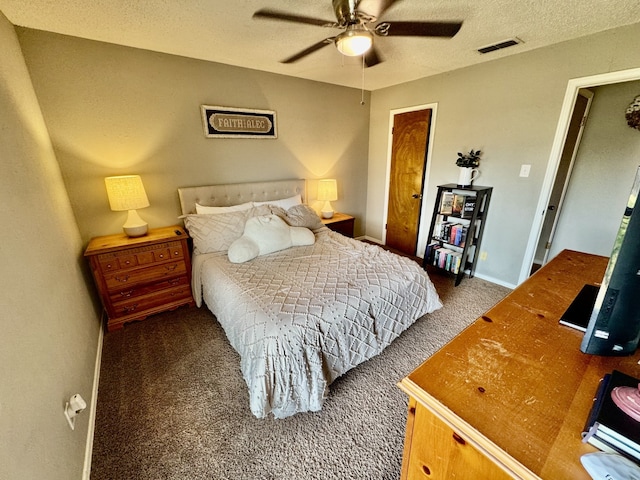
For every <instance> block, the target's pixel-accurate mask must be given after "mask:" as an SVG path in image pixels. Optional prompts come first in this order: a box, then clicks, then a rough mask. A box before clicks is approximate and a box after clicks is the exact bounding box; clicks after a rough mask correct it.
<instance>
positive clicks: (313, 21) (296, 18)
mask: <svg viewBox="0 0 640 480" xmlns="http://www.w3.org/2000/svg"><path fill="white" fill-rule="evenodd" d="M253 18H264V19H268V20H282V21H284V22H293V23H305V24H307V25H316V26H319V27H337V26H338V24H337V23H336V22H331V21H329V20H322V19H321V18H312V17H305V16H302V15H291V14H290V13H287V12H278V11H276V10H269V9H268V8H263V9H262V10H258V11H257V12H255V13H254V14H253Z"/></svg>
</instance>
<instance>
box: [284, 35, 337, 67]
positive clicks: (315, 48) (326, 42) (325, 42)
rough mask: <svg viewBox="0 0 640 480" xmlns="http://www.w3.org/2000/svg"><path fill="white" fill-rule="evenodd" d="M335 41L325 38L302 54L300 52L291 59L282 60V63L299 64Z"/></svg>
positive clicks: (332, 38) (331, 38)
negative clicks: (302, 59) (301, 60)
mask: <svg viewBox="0 0 640 480" xmlns="http://www.w3.org/2000/svg"><path fill="white" fill-rule="evenodd" d="M334 39H335V37H330V38H325V39H324V40H321V41H320V42H318V43H315V44H313V45H311V46H310V47H309V48H305V49H304V50H302V51H301V52H298V53H296V54H295V55H292V56H291V57H289V58H285V59H284V60H281V63H293V62H297V61H298V60H300V59H301V58H303V57H306V56H307V55H310V54H312V53H314V52H317V51H318V50H320V49H321V48H322V47H326V46H327V45H331V44H332V43H333V40H334Z"/></svg>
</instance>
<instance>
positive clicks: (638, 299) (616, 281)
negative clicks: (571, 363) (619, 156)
mask: <svg viewBox="0 0 640 480" xmlns="http://www.w3.org/2000/svg"><path fill="white" fill-rule="evenodd" d="M639 190H640V167H638V170H637V172H636V177H635V180H634V182H633V187H632V188H631V194H630V195H629V201H628V203H627V206H626V208H625V211H624V215H623V217H622V222H621V223H620V228H619V229H618V234H617V236H616V239H615V242H614V244H613V251H612V252H611V257H610V258H609V263H608V265H607V270H606V272H605V275H604V279H603V280H602V284H601V285H600V288H599V289H598V295H597V297H596V301H595V305H594V307H593V310H592V312H591V317H590V318H589V323H588V324H587V330H586V332H585V334H584V338H583V339H582V344H581V345H580V350H582V351H583V352H584V353H590V354H594V355H630V354H632V353H633V352H635V350H636V348H637V347H638V340H639V339H640V209H636V201H637V198H638V191H639ZM638 207H639V208H640V205H639V206H638Z"/></svg>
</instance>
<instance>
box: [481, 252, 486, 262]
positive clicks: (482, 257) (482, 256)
mask: <svg viewBox="0 0 640 480" xmlns="http://www.w3.org/2000/svg"><path fill="white" fill-rule="evenodd" d="M486 259H487V252H480V261H485V260H486Z"/></svg>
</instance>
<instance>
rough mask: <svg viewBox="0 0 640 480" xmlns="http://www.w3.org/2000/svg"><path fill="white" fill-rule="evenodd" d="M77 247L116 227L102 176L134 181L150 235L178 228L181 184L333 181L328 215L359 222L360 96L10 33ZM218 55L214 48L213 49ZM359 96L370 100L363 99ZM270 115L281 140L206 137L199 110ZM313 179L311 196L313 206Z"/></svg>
mask: <svg viewBox="0 0 640 480" xmlns="http://www.w3.org/2000/svg"><path fill="white" fill-rule="evenodd" d="M18 34H19V39H20V43H21V46H22V49H23V52H24V56H25V59H26V63H27V66H28V68H29V71H30V73H31V77H32V81H33V83H34V88H35V90H36V93H37V95H38V99H39V101H40V105H41V107H42V111H43V114H44V118H45V121H46V124H47V126H48V128H49V132H50V134H51V139H52V142H53V146H54V150H55V152H56V156H57V158H58V161H59V162H60V166H61V169H62V173H63V176H64V180H65V184H66V186H67V190H68V192H69V197H70V199H71V204H72V206H73V211H74V213H75V216H76V219H77V222H78V226H79V228H80V232H81V235H82V239H83V241H85V242H86V241H87V240H88V239H89V238H90V237H92V236H95V235H103V234H110V233H117V232H119V231H121V226H122V224H123V223H124V220H125V217H126V213H125V212H112V211H110V210H109V205H108V202H107V196H106V192H105V189H104V180H103V178H104V177H105V176H109V175H118V174H128V173H137V174H140V175H141V176H142V180H143V182H144V185H145V188H146V190H147V194H148V197H149V201H150V203H151V206H150V207H149V208H146V209H144V210H141V211H140V215H141V216H142V217H143V218H144V219H145V220H146V221H147V222H148V223H149V225H150V226H151V227H159V226H165V225H172V224H175V223H177V222H178V219H177V216H178V215H179V207H178V197H177V191H176V189H177V188H178V187H180V186H190V185H205V184H212V183H235V182H244V181H259V180H270V179H271V180H277V179H286V178H308V179H318V178H323V177H332V178H337V179H338V189H339V196H340V198H339V200H338V201H337V202H334V208H336V210H339V211H343V212H347V213H350V214H353V215H355V216H356V217H357V222H356V233H362V232H363V229H362V220H363V218H364V214H365V203H366V177H367V148H368V133H369V132H368V128H369V106H368V102H367V105H365V106H361V105H360V91H359V90H357V89H351V88H345V87H338V86H332V85H328V84H323V83H318V82H311V81H308V80H300V79H295V78H291V77H285V76H281V75H274V74H269V73H264V72H259V71H256V70H249V69H243V68H237V67H231V66H227V65H222V64H216V63H211V62H204V61H199V60H193V59H188V58H184V57H178V56H172V55H166V54H160V53H155V52H150V51H146V50H138V49H133V48H127V47H120V46H116V45H111V44H107V43H101V42H94V41H88V40H81V39H78V38H74V37H67V36H63V35H57V34H53V33H47V32H42V31H37V30H29V29H18ZM212 48H215V45H212ZM367 100H368V95H367ZM202 104H205V105H221V106H228V107H242V108H256V109H265V110H274V111H276V114H277V122H278V138H277V139H274V140H270V139H257V140H254V139H207V138H205V137H204V134H203V126H202V120H201V117H200V105H202ZM315 195H316V186H315V182H310V185H309V197H310V199H311V200H314V199H315Z"/></svg>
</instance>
